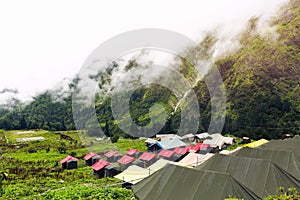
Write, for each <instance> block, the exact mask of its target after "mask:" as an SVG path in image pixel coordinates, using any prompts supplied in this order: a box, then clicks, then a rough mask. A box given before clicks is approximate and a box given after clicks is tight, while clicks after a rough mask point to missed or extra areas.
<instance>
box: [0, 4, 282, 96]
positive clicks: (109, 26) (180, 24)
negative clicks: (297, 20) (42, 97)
mask: <svg viewBox="0 0 300 200" xmlns="http://www.w3.org/2000/svg"><path fill="white" fill-rule="evenodd" d="M286 1H287V0H205V1H204V0H193V1H183V0H181V1H174V0H151V1H141V0H127V1H113V0H110V1H99V0H97V1H76V0H65V1H62V0H51V1H41V0H36V1H33V0H27V1H21V0H20V1H15V0H10V1H1V2H0V26H1V29H0V55H1V57H0V68H1V73H0V91H1V90H2V89H3V88H13V89H18V90H19V91H20V97H27V98H28V97H30V96H33V95H35V94H36V93H37V92H40V91H42V90H45V89H48V88H51V87H53V86H54V85H55V84H56V83H57V82H59V81H60V80H62V79H63V78H64V77H72V76H73V75H74V74H76V73H77V72H78V71H79V69H80V67H81V65H82V64H83V62H84V60H85V59H86V58H87V56H88V55H89V54H90V53H91V52H92V51H93V50H94V49H95V48H96V47H97V46H99V45H100V44H101V43H102V42H104V41H105V40H107V39H108V38H111V37H112V36H115V35H117V34H120V33H122V32H125V31H130V30H132V29H137V28H164V29H170V30H173V31H177V32H179V33H182V34H185V35H186V36H188V37H190V38H192V39H194V40H195V41H197V40H199V39H200V37H201V32H203V31H204V30H209V29H212V28H214V27H218V26H220V25H222V26H224V27H227V30H230V29H232V30H233V29H234V28H237V27H239V26H241V25H242V24H245V22H246V21H247V20H248V19H249V18H250V17H251V16H259V15H262V14H266V13H267V14H270V13H272V12H274V11H275V10H276V8H278V7H279V5H281V4H282V3H283V2H286Z"/></svg>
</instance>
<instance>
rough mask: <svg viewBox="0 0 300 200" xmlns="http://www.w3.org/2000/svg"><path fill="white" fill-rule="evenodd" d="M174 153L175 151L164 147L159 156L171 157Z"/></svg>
mask: <svg viewBox="0 0 300 200" xmlns="http://www.w3.org/2000/svg"><path fill="white" fill-rule="evenodd" d="M173 154H174V151H170V150H167V149H163V150H161V151H160V152H159V154H158V155H159V156H162V157H166V158H170V157H171V156H172V155H173Z"/></svg>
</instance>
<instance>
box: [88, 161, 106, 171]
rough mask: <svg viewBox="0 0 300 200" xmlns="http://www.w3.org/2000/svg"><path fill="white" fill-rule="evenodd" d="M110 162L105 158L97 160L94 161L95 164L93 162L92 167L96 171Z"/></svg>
mask: <svg viewBox="0 0 300 200" xmlns="http://www.w3.org/2000/svg"><path fill="white" fill-rule="evenodd" d="M109 164H110V163H109V162H107V161H105V160H99V161H98V162H96V163H95V164H93V166H92V168H93V169H94V170H95V171H98V170H100V169H103V168H104V167H106V166H107V165H109Z"/></svg>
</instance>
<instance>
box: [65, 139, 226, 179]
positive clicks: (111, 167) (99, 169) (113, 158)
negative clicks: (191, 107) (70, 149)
mask: <svg viewBox="0 0 300 200" xmlns="http://www.w3.org/2000/svg"><path fill="white" fill-rule="evenodd" d="M207 135H208V134H207ZM219 135H220V136H221V134H212V135H211V137H208V136H207V137H206V136H205V140H206V141H208V140H212V141H213V138H214V137H216V138H217V137H218V136H219ZM158 137H161V138H160V140H154V139H150V138H148V139H147V140H146V145H147V147H148V152H139V151H138V150H136V149H130V150H128V151H127V152H126V153H125V154H124V155H122V154H120V153H118V152H116V151H112V150H111V151H109V152H106V153H104V154H101V153H99V154H96V153H93V152H90V153H89V154H87V155H86V156H84V160H85V162H86V165H87V166H92V168H93V170H94V174H95V176H97V177H99V178H103V177H114V176H115V175H117V174H119V175H118V176H117V177H118V178H120V179H121V180H123V181H126V182H128V183H130V184H133V183H136V182H137V181H135V180H132V181H131V177H134V178H133V179H139V181H140V180H142V178H144V177H147V176H149V175H150V174H152V173H154V172H156V171H157V170H159V169H160V168H162V167H164V166H165V165H166V164H167V163H172V164H176V165H181V166H193V167H195V166H197V165H199V164H200V163H202V162H204V161H205V160H207V159H208V158H210V157H211V156H212V155H213V154H211V153H209V152H211V151H213V150H214V149H215V148H217V149H219V148H222V147H221V146H220V147H219V146H214V147H215V148H213V147H211V145H210V144H204V141H205V140H204V141H203V140H202V138H201V139H199V138H198V139H197V136H195V135H193V134H188V135H186V136H184V137H180V136H177V135H165V136H164V137H162V136H158ZM222 137H223V136H222ZM220 138H221V137H219V139H220ZM224 138H225V137H224ZM196 139H197V141H198V143H195V140H196ZM149 141H150V144H149ZM184 141H185V142H184ZM192 142H193V143H194V144H193V145H191V143H192ZM77 160H78V159H77V158H74V157H72V156H67V158H65V159H63V160H62V161H61V164H62V165H63V168H64V169H73V168H77ZM137 172H138V173H137ZM133 174H136V176H134V175H133ZM130 184H129V185H130Z"/></svg>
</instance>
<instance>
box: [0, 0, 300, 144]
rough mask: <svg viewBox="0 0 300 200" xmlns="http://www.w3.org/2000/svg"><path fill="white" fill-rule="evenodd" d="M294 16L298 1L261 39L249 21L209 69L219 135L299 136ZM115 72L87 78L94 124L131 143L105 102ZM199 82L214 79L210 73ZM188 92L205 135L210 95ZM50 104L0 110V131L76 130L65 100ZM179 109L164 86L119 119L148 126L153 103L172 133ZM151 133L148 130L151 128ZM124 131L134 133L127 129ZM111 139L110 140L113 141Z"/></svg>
mask: <svg viewBox="0 0 300 200" xmlns="http://www.w3.org/2000/svg"><path fill="white" fill-rule="evenodd" d="M299 13H300V11H299V1H295V0H292V1H291V2H290V4H289V5H288V6H287V7H286V8H283V9H282V11H281V14H280V15H279V16H278V17H276V18H274V19H273V21H272V23H271V26H273V29H272V30H274V31H273V32H270V33H261V30H260V29H259V27H258V25H257V23H258V19H257V18H254V19H252V20H250V21H249V26H248V29H247V30H246V31H245V32H244V34H243V35H241V39H240V43H241V48H240V49H239V50H238V51H237V52H235V53H233V54H231V55H228V56H226V57H223V58H220V59H218V60H217V61H216V62H215V64H216V66H217V67H218V69H219V71H220V72H221V75H222V77H223V80H224V84H225V89H226V95H227V115H226V123H225V127H224V133H229V134H233V135H235V136H238V137H242V136H249V137H250V138H252V139H259V138H266V139H272V138H280V137H281V136H282V134H284V133H291V134H298V133H299V127H300V124H299V123H300V106H299V101H300V96H299V94H300V87H299V80H300V68H299V67H300V65H299V62H300V54H299V44H300V41H299V27H300V20H299V19H300V15H299ZM275 30H276V32H275ZM217 40H218V39H217V38H216V37H214V35H213V34H211V35H209V34H208V35H207V37H206V38H205V39H204V40H203V41H202V42H200V44H199V47H197V48H195V49H190V50H188V51H187V53H186V54H187V55H186V57H187V58H189V59H193V60H196V61H200V60H207V59H209V58H210V57H211V56H212V52H213V48H214V45H215V43H216V42H217ZM201 49H202V50H203V49H204V50H205V52H203V51H201ZM176 62H177V65H178V69H179V71H180V73H181V74H183V76H184V77H185V78H186V79H187V80H188V81H189V82H190V83H191V84H193V83H194V82H195V80H196V79H197V74H196V73H197V72H196V70H195V68H194V66H192V65H191V64H190V63H189V62H187V61H186V60H185V59H182V58H178V59H176ZM118 67H119V66H118V63H116V62H114V63H112V64H111V65H109V66H108V68H107V69H106V70H105V71H104V72H99V73H98V74H97V75H95V76H91V77H90V78H92V79H95V80H98V81H99V80H100V82H99V87H100V89H102V93H100V94H98V95H96V102H95V103H96V112H97V117H98V121H99V123H100V125H101V127H102V129H103V131H104V133H105V135H106V136H108V137H111V136H113V135H119V136H122V137H130V136H128V135H126V134H125V133H124V132H123V131H122V130H121V129H120V128H119V127H118V123H120V122H118V121H117V120H115V119H114V117H113V115H112V111H111V100H110V98H108V97H107V95H105V93H106V92H107V91H110V90H111V88H110V87H109V86H110V84H111V76H112V75H113V73H114V70H115V69H117V68H118ZM137 68H139V64H138V63H137V61H136V60H134V59H133V60H130V61H129V62H128V63H127V65H126V67H125V71H126V72H129V71H131V70H134V69H137ZM205 78H208V79H213V78H214V77H211V74H210V73H209V74H208V75H206V77H205ZM79 82H80V79H79V78H78V77H76V78H74V80H73V83H71V84H70V85H69V88H70V90H75V91H76V90H78V88H77V86H78V83H79ZM215 89H218V88H215ZM194 90H195V92H196V94H197V97H198V100H199V105H200V111H201V116H200V119H199V121H200V126H199V129H198V132H199V133H200V132H206V131H207V129H208V126H209V122H210V119H211V105H210V101H211V99H210V95H209V91H208V88H207V86H206V84H205V82H204V80H200V81H199V82H198V83H197V84H196V86H195V87H194ZM57 96H58V95H57V94H52V93H51V92H50V91H47V92H45V93H43V94H40V95H38V96H37V97H35V98H34V100H33V101H32V102H31V103H29V104H28V105H22V103H20V102H18V101H13V102H15V103H14V104H13V105H11V107H10V108H8V107H3V108H1V110H0V113H1V115H0V128H2V129H6V130H13V129H44V130H52V131H62V130H73V129H75V126H74V122H73V118H72V103H71V99H72V98H71V96H70V95H69V96H67V97H64V98H62V97H60V98H58V97H57ZM178 101H179V99H177V98H176V97H175V95H174V94H172V92H171V91H170V90H169V89H167V88H164V87H163V86H160V85H156V84H150V85H148V86H147V87H146V86H143V87H140V88H138V89H136V90H135V91H134V93H133V95H132V97H131V100H130V116H125V117H131V118H132V119H133V121H134V122H135V123H136V124H138V125H140V126H145V125H149V123H150V118H149V109H150V108H151V107H152V106H153V105H154V104H155V103H159V104H160V105H162V107H163V108H164V109H165V110H166V112H167V114H168V115H169V118H168V121H167V123H166V124H165V126H164V127H163V129H162V130H161V133H174V132H176V130H177V129H178V127H179V122H180V108H181V105H180V106H179V109H178V110H177V111H176V112H175V113H173V112H174V108H175V105H176V104H177V102H178ZM89 109H91V108H83V110H82V112H83V113H85V111H87V110H89ZM79 120H80V121H82V122H86V124H83V125H82V127H83V129H85V128H86V129H89V131H88V133H87V134H88V135H89V136H95V137H97V136H98V137H99V136H100V135H99V132H98V130H97V129H95V128H93V127H91V125H90V121H89V120H88V116H87V115H84V114H83V115H82V119H79ZM155 126H156V124H155V123H153V124H152V127H155ZM128 128H129V129H130V130H132V131H133V132H134V131H135V130H133V129H131V128H132V127H128ZM150 128H151V127H150ZM135 134H137V133H135ZM139 134H142V133H139ZM117 137H118V136H115V137H113V138H114V139H113V141H115V140H116V138H117ZM9 140H10V141H12V140H14V139H13V138H9Z"/></svg>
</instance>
